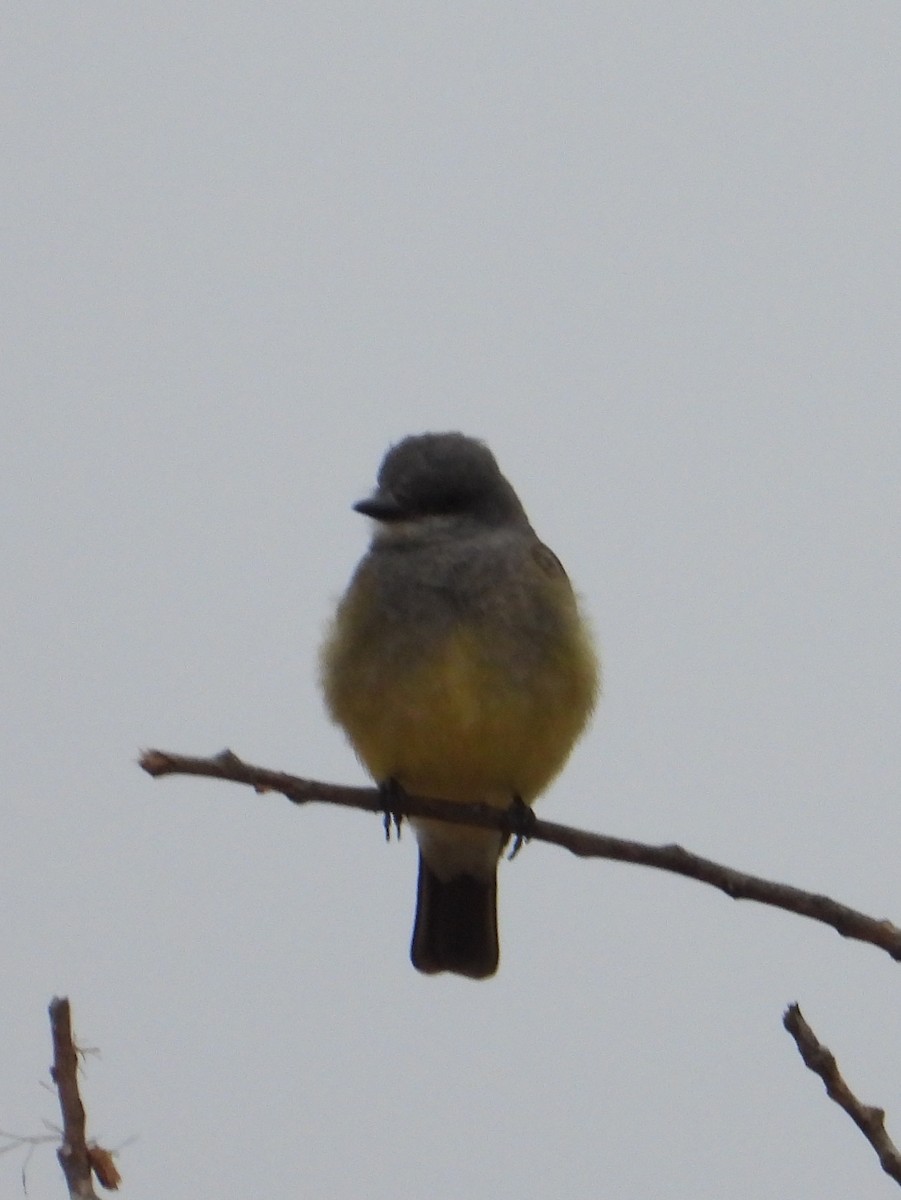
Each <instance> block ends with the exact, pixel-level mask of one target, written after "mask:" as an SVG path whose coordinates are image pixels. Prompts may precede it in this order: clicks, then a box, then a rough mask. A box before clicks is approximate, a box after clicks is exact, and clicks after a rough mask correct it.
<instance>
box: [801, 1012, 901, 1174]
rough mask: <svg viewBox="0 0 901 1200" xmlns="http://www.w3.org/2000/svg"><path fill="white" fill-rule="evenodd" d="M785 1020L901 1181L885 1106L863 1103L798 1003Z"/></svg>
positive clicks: (832, 1094)
mask: <svg viewBox="0 0 901 1200" xmlns="http://www.w3.org/2000/svg"><path fill="white" fill-rule="evenodd" d="M782 1024H783V1025H784V1026H785V1028H786V1029H787V1030H788V1032H789V1033H790V1034H791V1035H792V1037H793V1038H794V1039H795V1043H796V1044H797V1047H798V1050H799V1051H800V1054H801V1057H802V1058H803V1059H804V1064H805V1066H807V1067H809V1068H810V1070H811V1071H813V1073H814V1074H815V1075H819V1077H820V1079H822V1081H823V1083H824V1084H825V1085H826V1094H827V1095H828V1096H829V1098H830V1100H834V1101H835V1103H836V1104H837V1105H838V1106H839V1107H840V1108H843V1109H844V1110H845V1112H846V1113H847V1114H848V1116H849V1117H850V1118H851V1120H852V1121H853V1122H854V1124H855V1125H856V1126H857V1128H858V1129H859V1130H860V1131H861V1133H862V1134H863V1136H864V1137H865V1138H866V1139H867V1141H868V1142H869V1143H870V1145H871V1146H872V1147H873V1149H874V1150H875V1151H876V1154H877V1155H878V1156H879V1163H880V1165H881V1167H882V1169H883V1171H885V1173H886V1175H890V1176H891V1177H892V1179H894V1181H895V1182H896V1183H898V1184H901V1154H899V1152H898V1148H897V1147H896V1146H895V1144H894V1142H893V1141H892V1139H891V1138H890V1137H889V1135H888V1134H887V1133H886V1132H885V1112H884V1111H883V1109H881V1108H873V1107H872V1106H870V1105H868V1104H862V1103H861V1102H860V1100H858V1099H857V1097H856V1096H855V1095H854V1093H853V1092H852V1091H851V1089H850V1088H849V1087H848V1085H847V1084H846V1083H845V1081H844V1079H843V1078H842V1075H841V1072H840V1071H839V1069H838V1063H837V1062H836V1061H835V1056H834V1055H833V1054H832V1053H831V1051H829V1050H828V1049H827V1048H826V1047H825V1046H824V1045H823V1044H822V1042H820V1041H819V1040H818V1039H817V1036H816V1034H815V1033H814V1032H813V1030H812V1029H811V1028H810V1026H809V1025H808V1024H807V1022H806V1021H805V1020H804V1018H803V1016H802V1015H801V1010H800V1008H798V1006H797V1004H790V1005H789V1006H788V1008H787V1009H786V1010H785V1015H784V1016H783V1018H782Z"/></svg>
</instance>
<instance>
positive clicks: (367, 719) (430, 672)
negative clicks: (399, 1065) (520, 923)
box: [322, 433, 599, 979]
mask: <svg viewBox="0 0 901 1200" xmlns="http://www.w3.org/2000/svg"><path fill="white" fill-rule="evenodd" d="M354 507H355V508H356V510H357V511H358V512H361V513H364V514H365V515H366V516H368V517H371V518H373V520H374V521H375V522H376V525H375V530H374V533H373V538H372V544H371V546H370V548H369V551H368V553H367V554H366V555H365V556H364V557H363V559H362V560H361V562H360V564H359V566H358V567H357V570H356V572H355V573H354V576H353V578H352V579H351V582H350V585H349V586H348V589H347V591H346V593H345V595H344V597H343V598H342V600H341V601H340V603H339V605H338V609H337V612H336V614H335V618H334V621H333V623H332V626H331V628H330V631H329V633H328V636H327V638H326V642H325V645H324V646H323V650H322V684H323V690H324V693H325V699H326V703H327V705H328V708H329V711H330V713H331V715H332V717H333V718H334V720H335V721H337V722H338V724H339V725H341V726H343V728H344V730H345V732H346V734H347V736H348V738H349V739H350V742H351V744H352V746H353V748H354V750H355V751H356V753H357V755H358V756H359V758H360V759H361V761H362V762H363V764H364V766H365V767H366V768H367V770H368V771H369V772H370V774H371V775H372V776H373V778H374V779H375V780H377V781H378V782H379V784H381V785H386V786H396V787H400V788H402V789H403V790H404V791H406V792H408V793H410V794H411V795H420V796H431V797H435V798H444V799H447V800H458V801H463V802H476V801H478V802H481V803H483V804H490V805H493V806H496V807H499V808H508V807H509V806H510V805H511V804H513V803H515V801H516V799H517V798H518V799H519V800H521V801H523V802H524V803H526V804H531V803H532V801H533V800H534V799H535V797H536V796H538V794H539V793H540V792H542V791H543V790H544V789H545V788H546V787H547V786H548V784H549V783H550V782H551V780H552V779H553V778H554V776H555V775H556V774H557V773H558V771H559V770H560V769H561V767H562V766H563V764H564V762H565V761H566V759H567V757H568V756H569V753H570V750H571V749H572V747H573V744H574V743H575V741H576V739H577V738H578V737H579V735H580V734H581V732H582V730H583V729H584V727H585V725H586V723H587V721H588V718H589V717H590V715H591V712H592V709H593V708H594V704H595V700H596V697H597V694H598V685H599V669H598V663H597V658H596V656H595V652H594V649H593V647H592V642H591V637H590V634H589V632H588V629H587V627H586V623H585V621H584V619H583V618H582V616H581V615H580V612H579V607H578V604H577V602H576V598H575V596H574V594H573V590H572V588H571V586H570V583H569V580H568V578H567V576H566V572H565V571H564V570H563V567H562V566H561V565H560V562H559V560H558V559H557V558H556V556H555V555H554V554H553V552H552V551H551V550H549V549H548V548H547V546H545V545H543V544H542V543H541V542H540V541H539V540H538V537H537V536H536V534H535V531H534V530H533V529H532V526H531V525H530V524H529V521H528V518H527V517H526V514H525V511H524V510H523V507H522V505H521V504H520V502H519V499H518V498H517V495H516V493H515V492H514V490H513V488H512V487H511V486H510V484H509V483H508V482H507V480H506V479H505V478H504V476H503V475H502V474H501V472H500V470H499V468H498V465H497V463H496V461H495V459H494V456H493V455H492V453H491V451H490V450H489V449H488V447H487V446H486V445H485V444H484V443H483V442H480V441H476V440H475V439H473V438H469V437H464V436H463V434H460V433H427V434H422V435H420V436H416V437H408V438H405V439H404V440H403V441H402V442H399V443H398V444H397V445H395V446H392V447H391V448H390V449H389V451H388V453H387V454H386V455H385V458H384V461H383V462H382V465H381V468H380V470H379V474H378V486H377V488H376V490H375V492H374V494H373V495H372V496H371V497H370V498H369V499H368V500H362V501H360V502H359V503H358V504H356V505H354ZM413 825H414V828H415V830H416V836H417V839H418V841H419V888H418V896H417V908H416V921H415V926H414V930H413V943H412V947H411V958H412V961H413V965H414V966H415V967H416V968H417V969H418V970H420V971H424V972H426V973H429V974H432V973H435V972H438V971H452V972H455V973H456V974H459V975H467V976H470V977H471V978H473V979H483V978H485V977H487V976H489V975H493V974H494V972H495V971H496V970H497V965H498V938H497V866H498V858H499V856H500V853H501V850H502V848H503V843H504V837H503V835H502V834H500V833H497V832H494V831H491V830H484V829H475V828H472V827H466V826H463V825H450V824H447V823H445V822H440V821H433V820H421V819H416V820H414V821H413Z"/></svg>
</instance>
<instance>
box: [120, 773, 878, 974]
mask: <svg viewBox="0 0 901 1200" xmlns="http://www.w3.org/2000/svg"><path fill="white" fill-rule="evenodd" d="M139 762H140V765H141V767H142V768H143V769H144V770H145V771H146V772H147V773H148V774H149V775H152V776H154V777H158V776H162V775H200V776H206V777H207V778H211V779H228V780H231V781H232V782H234V783H243V784H247V785H249V786H250V787H253V788H255V789H256V791H258V792H279V793H280V794H281V795H283V796H285V797H287V799H288V800H290V801H291V802H292V803H294V804H307V803H309V802H310V801H322V802H325V803H328V804H339V805H343V806H344V807H349V808H360V809H363V810H364V811H366V812H373V813H383V814H385V816H386V819H387V818H390V817H394V818H400V817H431V818H433V819H436V820H440V821H447V822H449V823H451V824H455V825H474V826H477V827H479V828H481V829H499V830H500V831H501V832H504V833H507V834H512V835H514V836H516V837H521V836H523V835H525V837H526V838H527V839H528V840H533V841H538V842H549V843H551V844H552V845H555V846H562V847H563V848H564V849H566V850H569V851H570V852H571V853H572V854H575V855H578V856H579V857H580V858H606V859H613V860H615V861H617V862H629V863H636V864H638V865H640V866H645V867H654V868H656V869H657V870H661V871H670V872H672V873H673V874H676V875H684V876H686V877H687V878H689V879H696V880H698V882H699V883H706V884H709V885H710V886H711V887H715V888H718V889H719V890H720V891H721V892H725V894H726V895H727V896H730V897H731V898H732V899H733V900H755V901H756V902H757V903H758V904H768V905H770V906H771V907H772V908H781V909H783V910H784V911H785V912H792V913H796V914H797V915H798V916H802V917H809V918H810V919H811V920H813V921H819V922H820V923H821V924H823V925H830V926H831V927H832V928H833V929H835V930H836V931H837V932H838V933H840V934H841V935H842V937H846V938H853V939H855V940H856V941H860V942H868V943H869V944H870V945H872V946H878V947H879V949H880V950H884V951H885V952H886V954H889V955H890V956H891V957H892V958H893V959H895V960H896V961H901V929H899V928H898V926H897V925H894V924H893V923H892V922H891V921H888V920H879V919H877V918H875V917H870V916H867V915H866V914H865V913H862V912H858V911H857V910H856V909H853V908H849V907H848V906H847V905H846V904H840V903H839V902H838V901H836V900H832V899H830V898H829V897H828V896H823V895H819V894H817V893H814V892H807V891H804V890H803V889H801V888H797V887H792V886H791V885H790V884H786V883H776V882H774V881H772V880H769V879H763V878H761V877H760V876H758V875H749V874H747V873H746V872H744V871H736V870H735V869H734V868H732V867H727V866H724V865H723V864H722V863H717V862H714V861H713V860H712V859H709V858H702V857H701V856H700V855H698V854H693V853H692V852H691V851H689V850H685V849H683V847H682V846H678V845H674V844H673V845H665V846H650V845H647V844H646V843H644V842H633V841H628V840H626V839H625V838H616V837H608V836H607V835H605V834H600V833H589V832H587V831H585V830H582V829H574V828H572V827H571V826H569V825H558V824H556V823H555V822H553V821H541V820H538V819H535V818H531V817H530V819H529V821H528V824H527V828H525V829H524V828H523V821H522V816H521V814H520V813H519V812H518V811H517V810H516V809H515V808H511V810H510V811H504V810H500V809H495V808H489V807H488V805H485V804H458V803H454V802H451V801H447V800H435V799H429V798H427V797H423V796H408V795H406V794H404V793H398V794H392V795H391V796H390V797H386V796H385V795H383V794H382V793H381V792H380V791H379V790H378V789H377V788H360V787H342V786H339V785H337V784H333V783H321V782H319V781H317V780H313V779H302V778H299V777H298V776H296V775H288V774H286V773H285V772H283V771H270V770H268V769H266V768H265V767H255V766H253V765H251V764H250V763H245V762H243V761H242V760H241V759H239V758H238V757H237V755H235V754H232V752H231V751H230V750H223V751H222V753H221V754H217V755H215V756H214V757H212V758H193V757H189V756H186V755H181V754H170V753H168V752H166V751H163V750H146V751H144V753H143V754H142V755H141V757H140V760H139Z"/></svg>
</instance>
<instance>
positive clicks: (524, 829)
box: [507, 796, 535, 862]
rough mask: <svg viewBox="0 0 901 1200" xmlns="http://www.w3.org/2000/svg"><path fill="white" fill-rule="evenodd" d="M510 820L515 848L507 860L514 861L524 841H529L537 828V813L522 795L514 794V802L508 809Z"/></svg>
mask: <svg viewBox="0 0 901 1200" xmlns="http://www.w3.org/2000/svg"><path fill="white" fill-rule="evenodd" d="M507 818H508V820H509V822H510V833H511V834H512V835H513V849H512V850H511V851H510V853H509V854H508V855H507V861H508V862H512V861H513V859H514V858H516V856H517V854H519V852H520V850H521V849H522V847H523V843H524V842H527V841H529V839H530V838H531V836H532V832H533V830H534V829H535V813H534V812H533V810H532V809H531V808H529V806H528V804H526V803H525V801H524V800H523V798H522V796H514V797H513V803H512V804H511V805H510V807H509V808H508V809H507Z"/></svg>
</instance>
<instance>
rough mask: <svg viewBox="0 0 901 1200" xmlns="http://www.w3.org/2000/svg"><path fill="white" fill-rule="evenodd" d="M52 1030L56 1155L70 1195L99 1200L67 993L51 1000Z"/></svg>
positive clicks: (51, 1071)
mask: <svg viewBox="0 0 901 1200" xmlns="http://www.w3.org/2000/svg"><path fill="white" fill-rule="evenodd" d="M50 1030H51V1032H52V1034H53V1066H52V1067H51V1068H50V1074H51V1076H52V1077H53V1082H54V1083H55V1084H56V1090H57V1092H58V1093H59V1107H60V1110H61V1111H62V1114H63V1141H62V1145H61V1146H60V1148H59V1150H58V1151H57V1152H56V1156H57V1158H58V1159H59V1165H60V1166H61V1167H62V1169H63V1174H64V1175H65V1177H66V1184H67V1185H68V1188H69V1195H70V1196H72V1197H78V1198H79V1200H82V1198H84V1197H93V1200H97V1193H96V1192H95V1191H94V1185H93V1182H92V1180H91V1163H90V1160H89V1158H88V1147H87V1141H86V1139H85V1113H84V1105H83V1104H82V1102H81V1096H80V1095H79V1093H78V1052H77V1051H76V1049H75V1043H74V1042H73V1040H72V1012H71V1009H70V1008H69V1001H68V998H67V997H65V996H63V997H61V998H60V997H58V996H57V997H54V999H53V1000H51V1001H50Z"/></svg>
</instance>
